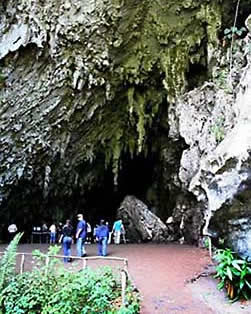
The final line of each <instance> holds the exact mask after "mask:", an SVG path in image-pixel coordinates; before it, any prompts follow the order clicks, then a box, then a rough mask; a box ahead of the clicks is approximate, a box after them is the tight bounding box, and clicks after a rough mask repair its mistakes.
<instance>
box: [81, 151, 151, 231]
mask: <svg viewBox="0 0 251 314" xmlns="http://www.w3.org/2000/svg"><path fill="white" fill-rule="evenodd" d="M155 162H156V157H155V156H154V155H150V156H147V157H145V156H144V155H143V154H140V155H138V156H136V157H134V158H131V157H130V155H129V154H125V155H124V156H123V157H122V167H121V169H120V170H119V174H118V182H117V184H116V185H115V184H114V174H113V172H112V167H111V166H110V167H108V168H107V169H106V170H105V171H104V175H103V179H102V180H101V183H99V184H97V185H96V186H95V187H94V188H92V189H91V190H90V191H89V192H87V194H85V199H86V203H85V205H84V208H86V215H85V218H86V220H87V221H89V222H90V223H91V224H92V225H94V224H96V223H98V222H99V220H100V218H103V219H105V220H106V221H108V222H109V223H110V225H111V224H112V223H113V221H114V220H115V219H116V212H117V209H118V208H119V206H120V204H121V202H122V201H123V199H124V198H125V196H127V195H134V196H135V197H137V198H139V199H140V200H142V201H143V202H146V194H147V190H148V188H149V187H150V186H151V185H152V183H153V177H154V175H153V174H154V165H155ZM84 211H85V210H84Z"/></svg>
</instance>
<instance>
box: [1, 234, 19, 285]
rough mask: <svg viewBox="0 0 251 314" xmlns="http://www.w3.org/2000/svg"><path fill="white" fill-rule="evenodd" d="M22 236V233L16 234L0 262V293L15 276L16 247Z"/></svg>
mask: <svg viewBox="0 0 251 314" xmlns="http://www.w3.org/2000/svg"><path fill="white" fill-rule="evenodd" d="M22 235H23V233H18V234H16V236H15V237H14V239H13V240H12V241H11V242H10V244H9V245H8V247H7V248H6V250H5V253H4V255H3V257H2V258H1V260H0V291H1V290H2V289H3V288H4V287H5V285H6V283H7V282H8V281H9V280H10V279H11V277H12V276H14V274H15V268H16V252H17V246H18V243H19V241H20V239H21V237H22Z"/></svg>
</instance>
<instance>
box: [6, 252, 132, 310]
mask: <svg viewBox="0 0 251 314" xmlns="http://www.w3.org/2000/svg"><path fill="white" fill-rule="evenodd" d="M4 253H5V252H0V255H3V254H4ZM16 256H21V261H20V267H19V273H20V274H22V273H23V272H24V264H25V257H26V256H32V257H35V256H36V255H34V254H32V253H19V252H17V253H16ZM64 257H67V258H71V259H72V260H74V259H75V260H81V261H82V269H85V268H86V267H87V262H88V261H94V260H113V261H118V262H123V264H124V267H123V269H121V270H120V277H121V297H122V305H123V306H124V305H125V294H126V284H127V280H128V278H129V273H128V260H127V259H126V258H122V257H115V256H114V257H112V256H90V257H79V256H64V255H45V265H46V266H48V265H49V262H50V258H64Z"/></svg>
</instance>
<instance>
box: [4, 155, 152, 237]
mask: <svg viewBox="0 0 251 314" xmlns="http://www.w3.org/2000/svg"><path fill="white" fill-rule="evenodd" d="M156 157H157V156H155V155H154V154H149V155H148V156H144V154H139V155H137V156H134V157H131V156H130V155H129V154H123V156H122V158H121V165H122V166H121V168H120V170H119V173H118V182H117V184H114V174H113V172H112V165H110V166H108V167H107V168H105V166H104V160H102V161H101V160H99V163H101V164H100V165H91V168H90V169H91V171H92V169H94V167H96V166H97V167H98V169H99V170H98V172H96V173H97V174H96V176H95V183H94V185H93V186H91V187H90V188H89V189H87V190H86V189H84V190H83V189H81V188H78V189H75V190H73V191H72V194H71V195H64V193H63V192H62V194H61V196H60V195H55V194H53V193H51V194H50V195H49V197H48V198H47V199H46V200H45V199H44V198H43V191H42V190H41V188H40V187H38V186H37V185H35V184H33V182H31V181H27V180H23V181H22V182H21V181H20V182H19V184H18V185H17V186H15V187H13V189H12V191H11V193H10V195H9V197H8V198H7V199H6V200H5V201H4V202H3V203H2V204H1V207H0V210H1V213H2V217H3V219H2V223H1V225H0V233H1V239H3V240H4V241H6V240H7V238H8V234H7V228H8V225H9V224H11V223H16V225H17V226H18V230H19V231H25V233H24V236H23V238H22V241H24V242H27V241H29V240H30V235H31V232H32V228H33V227H34V226H42V224H43V223H46V224H47V226H48V227H49V226H50V225H51V223H57V224H58V223H59V222H62V223H64V222H65V220H66V219H70V220H71V221H72V224H73V226H74V228H75V227H76V224H77V218H76V215H77V214H78V213H83V214H84V218H85V220H86V221H88V222H89V223H90V224H91V225H92V227H93V226H94V225H95V224H97V223H99V221H100V219H105V220H106V221H107V222H109V225H110V227H111V226H112V224H113V222H114V220H115V219H116V213H117V209H118V208H119V206H120V204H121V202H122V201H123V199H124V198H125V196H127V195H134V196H135V197H137V198H139V199H140V200H141V201H143V202H146V204H147V200H146V195H147V190H148V189H149V187H150V186H151V185H152V184H153V178H154V175H153V174H154V167H155V166H156V162H157V158H156Z"/></svg>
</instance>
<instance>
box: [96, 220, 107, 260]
mask: <svg viewBox="0 0 251 314" xmlns="http://www.w3.org/2000/svg"><path fill="white" fill-rule="evenodd" d="M108 238H109V229H108V227H107V225H106V224H105V221H104V220H103V219H101V220H100V225H99V227H98V228H97V230H96V241H97V244H98V255H99V256H106V254H107V242H108Z"/></svg>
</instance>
